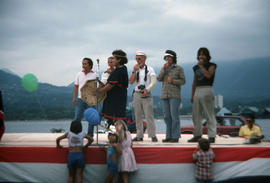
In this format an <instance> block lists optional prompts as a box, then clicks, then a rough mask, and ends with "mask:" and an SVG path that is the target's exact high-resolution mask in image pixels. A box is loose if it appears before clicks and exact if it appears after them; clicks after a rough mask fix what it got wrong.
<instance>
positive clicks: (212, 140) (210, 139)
mask: <svg viewBox="0 0 270 183" xmlns="http://www.w3.org/2000/svg"><path fill="white" fill-rule="evenodd" d="M208 141H209V142H210V143H215V141H216V138H215V137H209V138H208Z"/></svg>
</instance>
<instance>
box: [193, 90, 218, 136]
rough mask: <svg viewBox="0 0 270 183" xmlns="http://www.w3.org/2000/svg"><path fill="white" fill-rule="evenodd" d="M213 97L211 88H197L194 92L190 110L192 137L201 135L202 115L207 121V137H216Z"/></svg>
mask: <svg viewBox="0 0 270 183" xmlns="http://www.w3.org/2000/svg"><path fill="white" fill-rule="evenodd" d="M214 107H215V95H214V91H213V88H212V87H211V86H198V87H197V88H196V90H195V94H194V99H193V108H192V120H193V123H194V133H193V134H194V136H201V135H202V115H203V112H204V114H205V117H206V120H207V128H208V137H215V136H216V131H217V130H216V124H217V122H216V118H215V111H214Z"/></svg>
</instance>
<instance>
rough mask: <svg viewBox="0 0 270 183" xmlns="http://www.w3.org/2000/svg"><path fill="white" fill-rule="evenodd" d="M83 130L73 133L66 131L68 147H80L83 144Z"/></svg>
mask: <svg viewBox="0 0 270 183" xmlns="http://www.w3.org/2000/svg"><path fill="white" fill-rule="evenodd" d="M85 135H86V133H85V132H80V133H78V134H75V133H73V132H68V137H67V138H68V145H69V147H82V146H83V138H84V137H85Z"/></svg>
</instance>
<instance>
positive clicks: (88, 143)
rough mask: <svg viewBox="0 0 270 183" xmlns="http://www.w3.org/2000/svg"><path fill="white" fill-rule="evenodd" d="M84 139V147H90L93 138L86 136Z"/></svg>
mask: <svg viewBox="0 0 270 183" xmlns="http://www.w3.org/2000/svg"><path fill="white" fill-rule="evenodd" d="M84 138H86V139H87V140H88V142H87V144H85V146H84V147H85V148H86V147H88V146H90V145H91V144H92V143H93V141H94V139H93V137H91V136H89V135H88V134H86V135H85V137H84Z"/></svg>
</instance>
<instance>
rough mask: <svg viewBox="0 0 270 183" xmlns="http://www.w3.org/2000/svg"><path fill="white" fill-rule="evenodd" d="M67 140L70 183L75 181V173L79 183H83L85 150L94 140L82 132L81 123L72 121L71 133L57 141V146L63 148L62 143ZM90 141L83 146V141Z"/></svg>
mask: <svg viewBox="0 0 270 183" xmlns="http://www.w3.org/2000/svg"><path fill="white" fill-rule="evenodd" d="M65 138H67V139H68V146H69V154H68V169H69V177H68V182H69V183H71V182H73V181H74V177H75V173H76V180H77V182H78V183H81V182H82V175H83V168H84V167H85V161H84V155H83V148H86V147H88V146H89V145H90V144H91V143H92V142H93V138H92V137H90V136H89V135H87V134H86V133H84V132H82V124H81V122H80V121H76V120H74V121H72V122H71V125H70V131H69V132H67V133H65V134H64V135H62V136H60V137H58V138H57V139H56V146H57V147H62V146H61V145H60V141H61V140H63V139H65ZM84 138H86V139H87V140H88V142H87V144H85V146H84V145H83V139H84Z"/></svg>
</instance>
